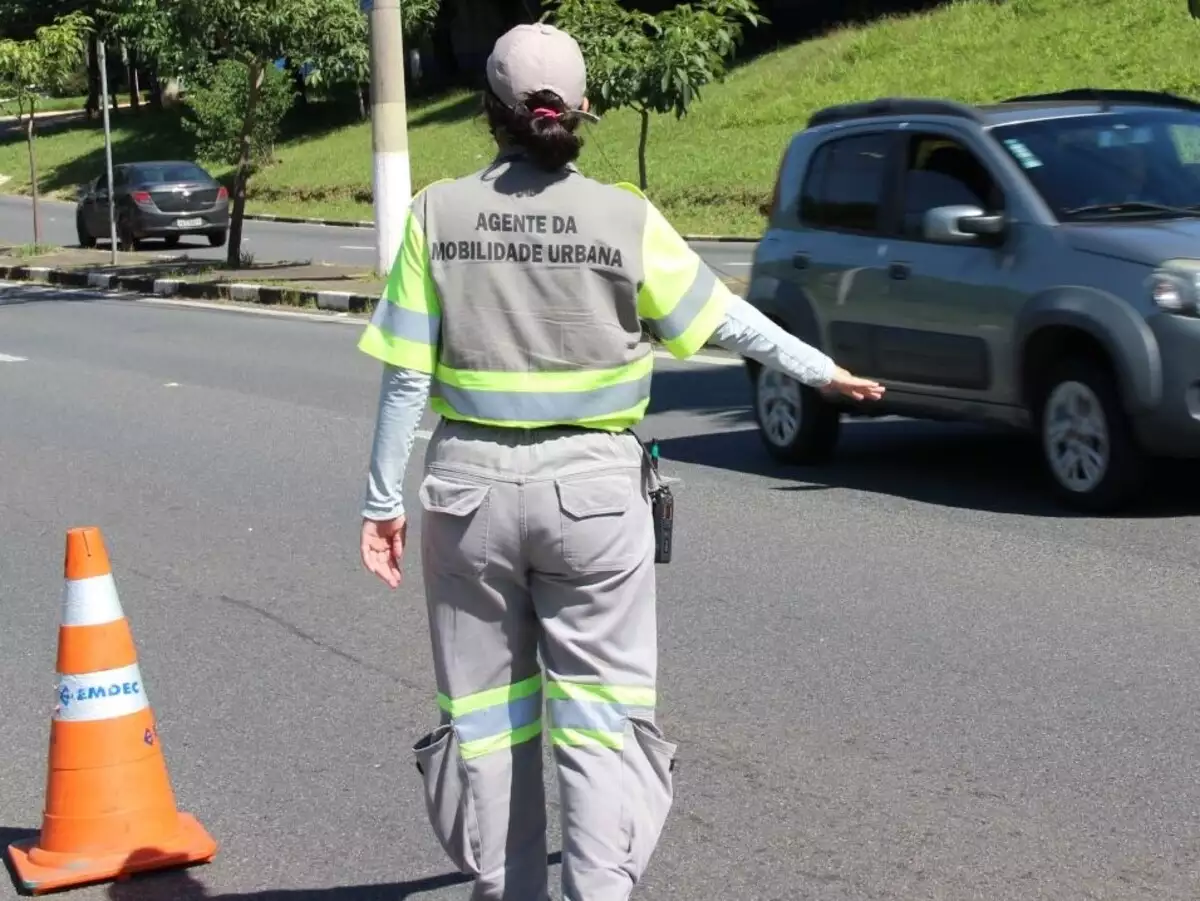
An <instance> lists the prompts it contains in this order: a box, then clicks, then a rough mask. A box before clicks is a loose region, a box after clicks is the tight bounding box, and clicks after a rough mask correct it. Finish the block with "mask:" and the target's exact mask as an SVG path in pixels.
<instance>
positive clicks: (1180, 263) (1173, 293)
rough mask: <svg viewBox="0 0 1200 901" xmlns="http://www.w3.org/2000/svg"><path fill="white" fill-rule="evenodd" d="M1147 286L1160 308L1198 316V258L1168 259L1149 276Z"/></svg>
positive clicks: (1199, 291)
mask: <svg viewBox="0 0 1200 901" xmlns="http://www.w3.org/2000/svg"><path fill="white" fill-rule="evenodd" d="M1149 287H1150V297H1151V298H1152V299H1153V300H1154V303H1155V305H1156V306H1157V307H1158V308H1159V309H1160V310H1165V311H1166V312H1168V313H1175V314H1177V315H1180V316H1194V317H1200V260H1168V261H1167V262H1165V263H1163V265H1162V266H1161V267H1160V268H1159V269H1157V270H1156V271H1155V272H1154V274H1153V275H1152V276H1151V277H1150V285H1149Z"/></svg>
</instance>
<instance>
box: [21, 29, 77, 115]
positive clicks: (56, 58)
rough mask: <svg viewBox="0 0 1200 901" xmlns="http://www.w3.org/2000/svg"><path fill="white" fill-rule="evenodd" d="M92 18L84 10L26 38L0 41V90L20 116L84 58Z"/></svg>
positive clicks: (57, 85)
mask: <svg viewBox="0 0 1200 901" xmlns="http://www.w3.org/2000/svg"><path fill="white" fill-rule="evenodd" d="M91 27H92V20H91V19H90V18H89V17H88V16H87V15H86V14H84V13H81V12H74V13H70V14H69V15H66V16H60V17H59V18H58V19H56V20H55V22H54V23H53V24H51V25H43V26H42V27H41V28H38V29H37V31H36V33H35V35H34V37H33V38H32V39H31V40H28V41H14V40H0V90H3V91H4V93H5V95H6V96H7V97H10V98H12V99H13V101H14V102H15V103H16V104H17V107H18V110H19V112H20V113H21V114H22V115H28V114H31V113H33V112H34V111H35V108H36V105H37V98H38V96H39V95H40V94H42V93H45V92H50V91H54V90H57V89H58V88H59V87H60V86H61V85H62V84H63V83H64V82H66V81H67V80H68V79H70V78H71V76H72V75H74V74H75V70H76V69H77V68H78V66H79V65H80V63H81V62H82V61H83V59H84V54H85V52H86V43H87V34H88V32H89V31H90V29H91Z"/></svg>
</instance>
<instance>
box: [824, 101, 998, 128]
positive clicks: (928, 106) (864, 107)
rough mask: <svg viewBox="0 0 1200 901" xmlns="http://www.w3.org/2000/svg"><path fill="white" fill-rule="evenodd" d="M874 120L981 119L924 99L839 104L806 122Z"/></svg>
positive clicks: (968, 110)
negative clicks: (880, 118) (906, 117)
mask: <svg viewBox="0 0 1200 901" xmlns="http://www.w3.org/2000/svg"><path fill="white" fill-rule="evenodd" d="M877 116H953V117H955V118H958V119H971V120H972V121H975V122H983V121H985V120H984V117H983V115H982V114H981V113H980V112H979V111H978V110H976V109H975V108H973V107H970V106H967V105H966V104H965V103H958V102H957V101H954V100H934V99H930V98H925V97H883V98H880V99H878V100H868V101H864V102H860V103H839V104H837V105H835V106H827V107H825V108H824V109H820V110H817V111H816V112H815V113H813V114H812V115H811V116H810V117H809V119H808V127H809V128H815V127H817V126H818V125H830V124H833V123H835V122H851V121H853V120H855V119H867V118H875V117H877Z"/></svg>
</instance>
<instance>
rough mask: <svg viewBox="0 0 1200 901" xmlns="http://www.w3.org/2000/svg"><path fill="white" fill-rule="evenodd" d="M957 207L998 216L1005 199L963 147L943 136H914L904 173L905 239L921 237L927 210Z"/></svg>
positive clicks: (972, 156) (903, 220)
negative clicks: (966, 206)
mask: <svg viewBox="0 0 1200 901" xmlns="http://www.w3.org/2000/svg"><path fill="white" fill-rule="evenodd" d="M960 204H965V205H969V206H976V207H981V208H982V209H983V211H984V212H986V213H999V212H1003V210H1004V195H1003V194H1002V193H1001V191H1000V188H999V185H997V184H996V181H995V179H993V178H992V176H991V173H989V172H988V170H987V167H986V166H984V164H983V163H982V161H980V159H979V158H978V157H977V156H976V155H975V154H974V153H972V152H971V151H970V150H969V149H968V148H967V147H966V146H964V145H963V144H961V143H959V142H958V141H956V140H954V139H953V138H951V137H948V136H946V135H940V134H919V135H913V136H912V137H911V138H910V139H909V140H908V153H907V166H906V169H905V172H904V193H903V207H902V214H903V218H902V221H901V232H902V234H903V235H904V237H906V238H913V239H918V240H919V239H920V238H921V237H922V236H923V233H924V223H925V214H926V213H927V212H928V211H929V210H932V209H934V208H935V207H939V206H956V205H960Z"/></svg>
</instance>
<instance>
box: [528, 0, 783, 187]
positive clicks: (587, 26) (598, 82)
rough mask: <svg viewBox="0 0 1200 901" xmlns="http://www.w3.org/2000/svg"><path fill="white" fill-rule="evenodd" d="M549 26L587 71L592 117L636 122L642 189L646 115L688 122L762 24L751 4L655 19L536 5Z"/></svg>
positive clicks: (725, 4)
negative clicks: (625, 115) (579, 54)
mask: <svg viewBox="0 0 1200 901" xmlns="http://www.w3.org/2000/svg"><path fill="white" fill-rule="evenodd" d="M543 5H544V6H546V7H549V9H548V11H547V12H546V13H545V14H544V15H543V17H542V18H543V19H550V20H552V21H553V23H554V24H555V25H557V26H558V27H559V28H562V29H563V30H564V31H567V32H569V33H570V34H571V35H572V36H573V37H574V38H575V39H576V40H577V41H578V42H579V46H580V49H581V50H582V51H583V55H584V58H585V59H586V60H587V65H588V82H589V85H588V99H589V101H590V102H591V104H592V109H593V111H594V112H596V114H597V115H602V114H603V113H605V112H607V111H608V110H612V109H620V108H622V107H627V108H630V109H634V110H637V112H638V113H639V115H640V116H641V120H642V128H641V135H640V137H639V139H638V178H639V182H640V185H641V188H642V190H643V191H644V190H645V189H646V183H647V177H646V144H647V141H648V140H649V136H650V116H651V114H653V113H658V114H666V113H671V112H673V113H675V116H676V118H682V117H683V116H685V115H687V112H688V110H689V109H690V107H691V105H692V104H693V103H695V102H696V101H698V100H699V99H700V92H701V89H702V88H703V87H704V86H705V85H708V84H710V83H711V82H714V81H721V80H722V79H723V78H724V76H725V72H726V64H727V60H728V59H729V58H730V57H731V55H732V54H733V51H734V49H735V48H736V47H737V46H738V44H740V43H741V39H742V29H743V26H744V23H749V24H750V25H752V26H757V25H759V24H762V23H767V22H768V20H767V19H766V18H765V17H764V16H762V15H760V14H759V12H758V7H757V6H756V4H755V3H754V0H697V2H696V3H687V4H680V5H678V6H676V7H674V8H672V9H667V10H664V11H663V12H660V13H658V14H657V15H651V14H650V13H644V12H639V11H637V10H627V9H624V8H622V6H621V4H620V3H619V2H618V0H543Z"/></svg>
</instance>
